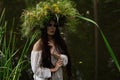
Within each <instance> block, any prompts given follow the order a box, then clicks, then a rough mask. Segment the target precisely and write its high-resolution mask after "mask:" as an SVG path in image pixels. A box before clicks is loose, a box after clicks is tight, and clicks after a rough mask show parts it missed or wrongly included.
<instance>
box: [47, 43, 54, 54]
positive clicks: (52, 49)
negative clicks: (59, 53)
mask: <svg viewBox="0 0 120 80" xmlns="http://www.w3.org/2000/svg"><path fill="white" fill-rule="evenodd" d="M48 45H49V46H50V47H51V48H50V52H51V54H54V51H55V45H54V42H53V41H48Z"/></svg>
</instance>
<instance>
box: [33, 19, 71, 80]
mask: <svg viewBox="0 0 120 80" xmlns="http://www.w3.org/2000/svg"><path fill="white" fill-rule="evenodd" d="M44 26H45V27H44V28H43V29H42V30H41V38H40V39H39V40H38V41H37V42H36V43H35V44H34V46H33V50H32V52H31V66H32V71H33V73H34V76H33V77H34V80H63V67H66V73H67V75H68V76H69V77H68V78H67V79H65V80H71V79H72V78H71V76H72V75H71V62H70V57H69V55H68V51H67V46H66V44H65V41H64V40H63V38H62V37H61V36H60V31H59V29H58V26H59V25H58V24H57V20H56V19H54V18H52V19H50V20H49V21H48V22H47V23H45V24H44Z"/></svg>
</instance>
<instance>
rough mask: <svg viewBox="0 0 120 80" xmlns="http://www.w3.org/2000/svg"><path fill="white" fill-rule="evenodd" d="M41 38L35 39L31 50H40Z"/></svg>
mask: <svg viewBox="0 0 120 80" xmlns="http://www.w3.org/2000/svg"><path fill="white" fill-rule="evenodd" d="M41 43H42V42H41V39H39V40H37V41H36V42H35V44H34V46H33V51H40V50H41Z"/></svg>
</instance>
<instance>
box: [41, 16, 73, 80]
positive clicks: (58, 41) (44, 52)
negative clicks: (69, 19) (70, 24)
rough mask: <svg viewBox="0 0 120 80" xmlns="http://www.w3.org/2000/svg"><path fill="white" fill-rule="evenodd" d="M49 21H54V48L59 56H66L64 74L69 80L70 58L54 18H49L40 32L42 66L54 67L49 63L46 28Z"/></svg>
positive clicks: (70, 73) (49, 55)
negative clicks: (66, 61) (65, 73)
mask: <svg viewBox="0 0 120 80" xmlns="http://www.w3.org/2000/svg"><path fill="white" fill-rule="evenodd" d="M50 21H54V22H55V24H56V26H55V27H56V31H55V34H54V35H53V39H54V41H55V46H56V47H57V49H58V50H59V51H60V53H61V54H65V55H67V56H68V64H67V66H66V72H67V76H69V77H68V80H71V79H72V78H71V76H72V72H71V60H70V56H69V54H68V49H67V46H66V44H65V41H64V40H63V38H62V37H61V36H60V31H59V28H58V26H59V25H58V23H57V20H56V19H55V18H51V19H50V20H49V21H48V22H46V23H45V24H44V25H45V27H44V28H43V29H42V31H41V40H42V64H41V65H42V66H43V67H47V68H52V67H54V66H53V65H52V63H51V53H50V47H49V46H48V35H47V26H48V24H49V23H50Z"/></svg>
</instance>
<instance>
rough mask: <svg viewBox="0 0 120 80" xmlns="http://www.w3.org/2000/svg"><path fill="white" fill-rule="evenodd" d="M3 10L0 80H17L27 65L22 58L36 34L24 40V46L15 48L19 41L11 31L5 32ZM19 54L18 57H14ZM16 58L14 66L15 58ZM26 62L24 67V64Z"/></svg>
mask: <svg viewBox="0 0 120 80" xmlns="http://www.w3.org/2000/svg"><path fill="white" fill-rule="evenodd" d="M4 16H5V10H3V12H2V14H1V18H0V80H19V78H20V76H21V71H22V70H23V69H24V68H25V67H26V65H27V64H29V62H28V60H24V57H25V56H26V54H27V53H28V52H29V48H30V46H31V44H32V42H33V41H34V39H35V37H36V33H35V34H34V35H33V36H32V37H31V38H28V39H26V41H25V44H22V45H21V46H19V47H18V46H17V43H20V40H18V39H17V35H16V34H15V33H14V31H13V28H14V27H13V26H14V21H13V25H12V29H11V30H10V31H7V22H6V21H5V20H4ZM17 54H19V56H16V55H17ZM16 57H17V58H18V59H17V61H16V64H15V62H14V59H15V58H16ZM25 62H27V64H26V65H24V63H25Z"/></svg>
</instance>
